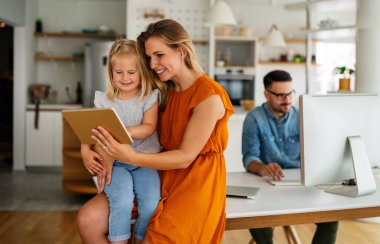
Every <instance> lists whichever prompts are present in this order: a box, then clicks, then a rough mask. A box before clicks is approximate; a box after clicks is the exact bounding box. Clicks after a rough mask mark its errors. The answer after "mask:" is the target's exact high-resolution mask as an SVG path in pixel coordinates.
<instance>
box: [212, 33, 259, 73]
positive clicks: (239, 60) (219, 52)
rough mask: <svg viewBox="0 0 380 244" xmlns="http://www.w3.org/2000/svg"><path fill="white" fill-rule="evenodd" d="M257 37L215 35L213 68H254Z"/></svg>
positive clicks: (256, 55) (256, 54)
mask: <svg viewBox="0 0 380 244" xmlns="http://www.w3.org/2000/svg"><path fill="white" fill-rule="evenodd" d="M257 44H258V38H256V37H247V36H215V60H214V61H215V66H216V67H215V70H216V73H217V71H218V70H220V69H254V68H256V65H257V60H258V59H257V57H258V48H257V47H258V45H257Z"/></svg>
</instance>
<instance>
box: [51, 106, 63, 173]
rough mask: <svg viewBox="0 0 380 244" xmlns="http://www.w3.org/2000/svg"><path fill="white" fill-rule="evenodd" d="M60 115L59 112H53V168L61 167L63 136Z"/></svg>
mask: <svg viewBox="0 0 380 244" xmlns="http://www.w3.org/2000/svg"><path fill="white" fill-rule="evenodd" d="M62 119H63V118H62V113H61V112H54V125H53V128H54V135H53V136H54V138H53V140H54V141H53V144H54V149H53V152H54V161H53V165H54V166H60V167H61V166H62V148H63V142H62V141H63V135H62V133H63V132H62V126H63V121H62Z"/></svg>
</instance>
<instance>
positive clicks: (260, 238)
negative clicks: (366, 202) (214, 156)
mask: <svg viewBox="0 0 380 244" xmlns="http://www.w3.org/2000/svg"><path fill="white" fill-rule="evenodd" d="M264 88H265V91H264V96H265V98H266V102H265V103H263V105H262V106H261V107H258V108H256V109H254V110H252V111H251V112H249V113H248V114H247V116H246V117H245V120H244V125H243V138H242V145H243V146H242V149H243V163H244V167H245V168H246V170H247V171H248V172H251V173H254V174H257V175H260V176H267V177H271V178H273V179H274V180H281V179H282V177H283V176H284V174H283V172H282V169H286V168H299V167H300V142H299V138H300V136H299V131H300V127H299V112H298V110H297V109H296V108H295V107H294V106H292V98H293V95H294V93H295V91H294V90H293V88H292V77H291V76H290V74H289V73H288V72H286V71H282V70H274V71H272V72H269V73H268V74H267V75H266V76H265V77H264ZM337 230H338V222H328V223H318V224H317V230H316V232H315V234H314V237H313V242H312V243H323V244H329V243H335V240H336V234H337ZM250 232H251V234H252V237H253V238H254V239H255V241H256V243H258V244H264V243H265V244H266V243H272V238H273V228H260V229H250Z"/></svg>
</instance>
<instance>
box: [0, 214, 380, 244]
mask: <svg viewBox="0 0 380 244" xmlns="http://www.w3.org/2000/svg"><path fill="white" fill-rule="evenodd" d="M76 215H77V212H76V211H0V243H12V244H18V243H49V244H60V243H62V244H64V243H65V244H66V243H70V244H79V243H82V242H81V240H80V237H79V234H78V232H77V229H76ZM295 228H296V230H297V234H298V235H299V237H300V240H301V242H302V243H311V239H312V237H313V234H314V231H315V225H314V224H305V225H296V226H295ZM379 229H380V224H375V223H363V222H358V221H341V222H340V227H339V232H338V239H337V244H343V243H344V244H351V243H352V244H354V243H380V241H379V240H380V231H379ZM250 239H251V236H250V234H249V231H248V230H230V231H226V232H225V234H224V238H223V241H222V244H236V243H243V244H247V243H248V242H249V241H250ZM274 243H276V244H285V243H287V242H286V238H285V235H284V232H283V230H282V228H280V227H276V228H275V232H274Z"/></svg>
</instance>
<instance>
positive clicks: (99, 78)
mask: <svg viewBox="0 0 380 244" xmlns="http://www.w3.org/2000/svg"><path fill="white" fill-rule="evenodd" d="M113 43H114V42H113V41H95V42H91V43H87V44H86V46H85V50H84V68H85V71H84V84H83V105H84V107H94V95H95V91H106V89H107V82H108V78H107V62H108V60H107V59H108V52H109V50H110V49H111V46H112V44H113Z"/></svg>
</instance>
